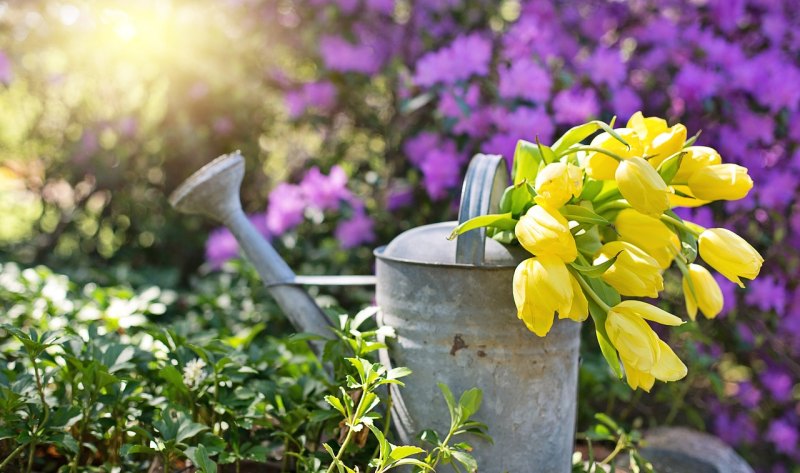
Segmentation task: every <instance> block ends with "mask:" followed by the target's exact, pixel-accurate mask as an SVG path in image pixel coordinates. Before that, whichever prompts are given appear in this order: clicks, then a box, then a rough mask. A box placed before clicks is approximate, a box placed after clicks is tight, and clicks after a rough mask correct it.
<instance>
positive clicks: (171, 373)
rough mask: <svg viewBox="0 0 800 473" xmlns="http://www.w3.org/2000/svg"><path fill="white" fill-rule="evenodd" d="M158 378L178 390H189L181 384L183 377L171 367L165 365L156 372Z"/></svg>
mask: <svg viewBox="0 0 800 473" xmlns="http://www.w3.org/2000/svg"><path fill="white" fill-rule="evenodd" d="M158 376H159V377H160V378H161V379H163V380H164V381H166V382H168V383H169V384H171V385H173V386H175V387H177V388H179V389H180V390H182V391H188V390H189V388H187V387H186V384H184V382H183V375H182V374H181V372H180V371H178V369H177V368H175V367H174V366H172V365H166V366H164V367H163V368H161V370H159V372H158Z"/></svg>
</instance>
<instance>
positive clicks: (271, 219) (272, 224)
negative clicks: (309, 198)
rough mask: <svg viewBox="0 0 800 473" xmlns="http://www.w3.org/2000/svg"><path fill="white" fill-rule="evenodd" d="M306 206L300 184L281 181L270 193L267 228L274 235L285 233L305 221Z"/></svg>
mask: <svg viewBox="0 0 800 473" xmlns="http://www.w3.org/2000/svg"><path fill="white" fill-rule="evenodd" d="M305 207H306V200H305V198H304V193H303V190H302V189H301V188H300V186H296V185H292V184H286V183H281V184H278V185H277V186H276V187H275V189H273V190H272V192H270V193H269V206H268V207H267V229H268V230H269V232H270V233H271V234H272V235H283V234H284V233H286V232H287V231H289V230H291V229H293V228H294V227H296V226H297V225H299V224H300V223H301V222H302V221H303V212H304V210H305Z"/></svg>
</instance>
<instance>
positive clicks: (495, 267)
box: [372, 220, 519, 271]
mask: <svg viewBox="0 0 800 473" xmlns="http://www.w3.org/2000/svg"><path fill="white" fill-rule="evenodd" d="M456 225H458V221H455V220H452V221H447V222H437V223H430V224H427V225H420V226H418V227H414V228H411V229H408V230H406V231H405V232H403V233H401V234H400V235H398V236H396V237H395V238H394V239H393V240H392V242H394V241H396V240H397V239H398V238H401V237H402V236H403V235H404V234H408V233H409V232H414V231H419V230H421V229H431V228H436V227H445V228H447V229H453V228H455V227H456ZM448 233H449V232H448ZM389 244H391V243H389ZM389 244H387V245H381V246H379V247H377V248H375V249H374V250H373V251H372V254H373V255H375V258H376V259H378V260H382V261H391V262H394V263H403V264H412V265H416V266H425V267H438V268H457V269H481V270H487V271H499V270H508V269H510V268H516V267H517V265H518V264H519V261H514V262H511V261H509V262H507V263H496V264H493V263H488V262H487V263H483V264H472V263H458V262H455V261H454V262H447V263H445V262H441V261H423V260H420V259H413V258H409V257H401V256H394V255H389V254H386V249H387V248H388V246H389ZM498 244H500V243H498Z"/></svg>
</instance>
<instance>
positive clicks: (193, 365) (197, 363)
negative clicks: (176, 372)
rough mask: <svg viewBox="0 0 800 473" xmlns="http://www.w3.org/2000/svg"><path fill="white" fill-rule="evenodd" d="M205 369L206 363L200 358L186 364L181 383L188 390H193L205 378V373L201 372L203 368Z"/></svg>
mask: <svg viewBox="0 0 800 473" xmlns="http://www.w3.org/2000/svg"><path fill="white" fill-rule="evenodd" d="M205 367H206V362H205V361H203V360H201V359H200V358H195V359H194V360H192V361H190V362H188V363H186V366H184V368H183V383H184V384H186V386H188V387H189V388H195V387H197V386H199V385H200V383H202V382H203V380H204V379H206V376H207V375H206V372H205V371H203V368H205Z"/></svg>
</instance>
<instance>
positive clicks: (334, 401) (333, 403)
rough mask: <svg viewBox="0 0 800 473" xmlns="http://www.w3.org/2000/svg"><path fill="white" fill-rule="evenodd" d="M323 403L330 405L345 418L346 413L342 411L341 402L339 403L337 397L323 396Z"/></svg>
mask: <svg viewBox="0 0 800 473" xmlns="http://www.w3.org/2000/svg"><path fill="white" fill-rule="evenodd" d="M325 402H327V403H328V404H330V405H331V406H332V407H333V408H334V409H336V410H337V411H339V412H341V413H342V415H343V416H345V417H347V412H346V411H345V410H344V406H343V405H342V401H340V400H339V398H338V397H336V396H331V395H328V396H325Z"/></svg>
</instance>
